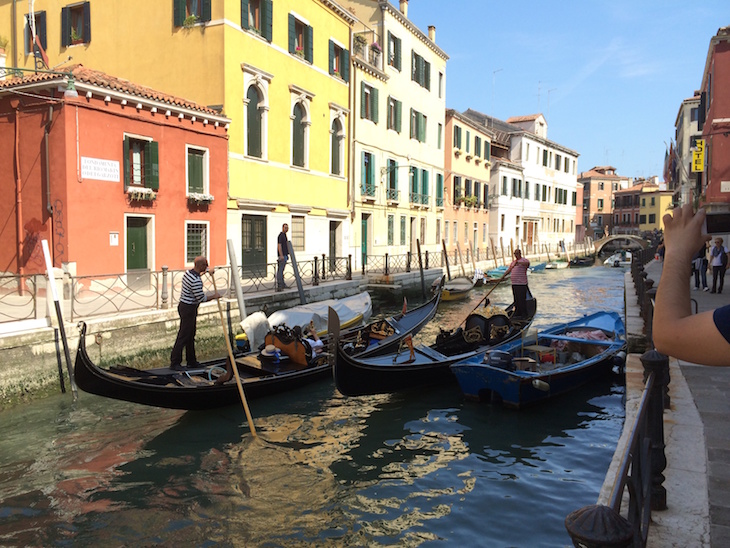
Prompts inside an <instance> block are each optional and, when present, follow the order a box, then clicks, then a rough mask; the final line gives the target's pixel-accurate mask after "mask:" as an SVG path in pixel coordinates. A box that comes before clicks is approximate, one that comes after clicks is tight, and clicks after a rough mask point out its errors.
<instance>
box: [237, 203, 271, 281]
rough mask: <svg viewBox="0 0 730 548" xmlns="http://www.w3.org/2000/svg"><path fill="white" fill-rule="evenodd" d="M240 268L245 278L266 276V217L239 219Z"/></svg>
mask: <svg viewBox="0 0 730 548" xmlns="http://www.w3.org/2000/svg"><path fill="white" fill-rule="evenodd" d="M241 266H242V270H243V274H244V276H246V277H265V276H266V217H265V216H263V215H243V216H242V217H241Z"/></svg>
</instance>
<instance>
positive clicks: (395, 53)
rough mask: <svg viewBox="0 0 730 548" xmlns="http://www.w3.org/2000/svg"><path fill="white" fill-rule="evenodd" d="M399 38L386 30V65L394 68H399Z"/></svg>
mask: <svg viewBox="0 0 730 548" xmlns="http://www.w3.org/2000/svg"><path fill="white" fill-rule="evenodd" d="M400 51H401V42H400V38H398V37H397V36H394V35H393V34H392V33H391V32H390V31H388V65H389V66H391V67H393V68H394V69H396V70H400V68H401V54H400Z"/></svg>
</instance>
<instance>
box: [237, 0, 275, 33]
mask: <svg viewBox="0 0 730 548" xmlns="http://www.w3.org/2000/svg"><path fill="white" fill-rule="evenodd" d="M273 15H274V6H273V2H272V0H241V28H242V29H245V30H250V31H251V32H255V33H256V34H258V35H260V36H263V38H264V39H265V40H266V41H267V42H271V37H272V21H273Z"/></svg>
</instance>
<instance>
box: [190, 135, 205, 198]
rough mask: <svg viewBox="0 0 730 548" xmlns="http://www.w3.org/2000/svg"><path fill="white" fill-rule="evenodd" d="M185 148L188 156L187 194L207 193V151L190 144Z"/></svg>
mask: <svg viewBox="0 0 730 548" xmlns="http://www.w3.org/2000/svg"><path fill="white" fill-rule="evenodd" d="M186 148H187V156H188V164H187V170H188V194H191V193H193V192H197V193H199V194H208V151H207V150H203V149H199V148H194V147H191V146H188V147H186Z"/></svg>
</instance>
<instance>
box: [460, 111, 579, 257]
mask: <svg viewBox="0 0 730 548" xmlns="http://www.w3.org/2000/svg"><path fill="white" fill-rule="evenodd" d="M464 114H465V115H466V116H469V117H471V118H472V119H474V120H477V121H479V122H480V123H482V124H484V125H485V126H487V127H488V128H489V129H491V130H492V131H494V132H495V135H496V137H495V141H497V142H501V143H503V146H504V149H503V152H502V154H503V156H501V157H500V155H499V154H500V153H499V150H500V149H499V147H498V146H496V145H495V143H494V141H493V146H492V153H493V154H492V160H493V166H492V174H491V179H490V185H489V186H490V189H491V192H492V193H493V194H492V196H491V197H490V208H489V218H490V222H489V226H490V237H491V238H493V239H494V241H495V244H496V243H497V242H499V243H501V245H503V246H504V247H505V248H507V247H508V246H510V245H511V246H512V248H514V247H518V246H519V247H526V248H527V249H528V250H537V249H540V250H541V251H542V250H543V249H544V248H545V246H548V249H556V247H557V245H558V244H560V243H561V242H563V243H565V244H566V245H570V244H572V243H574V242H575V230H576V213H577V207H578V204H577V184H578V183H577V173H578V153H577V152H575V151H574V150H571V149H569V148H567V147H564V146H562V145H560V144H558V143H554V142H552V141H550V140H549V139H548V138H547V122H546V121H545V118H544V116H543V115H542V114H535V115H530V116H519V117H513V118H509V119H508V120H507V121H506V122H505V121H502V120H497V119H495V118H492V117H491V116H487V115H485V114H482V113H480V112H477V111H474V110H472V109H469V110H467V111H466V112H465V113H464ZM581 207H582V204H581Z"/></svg>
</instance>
